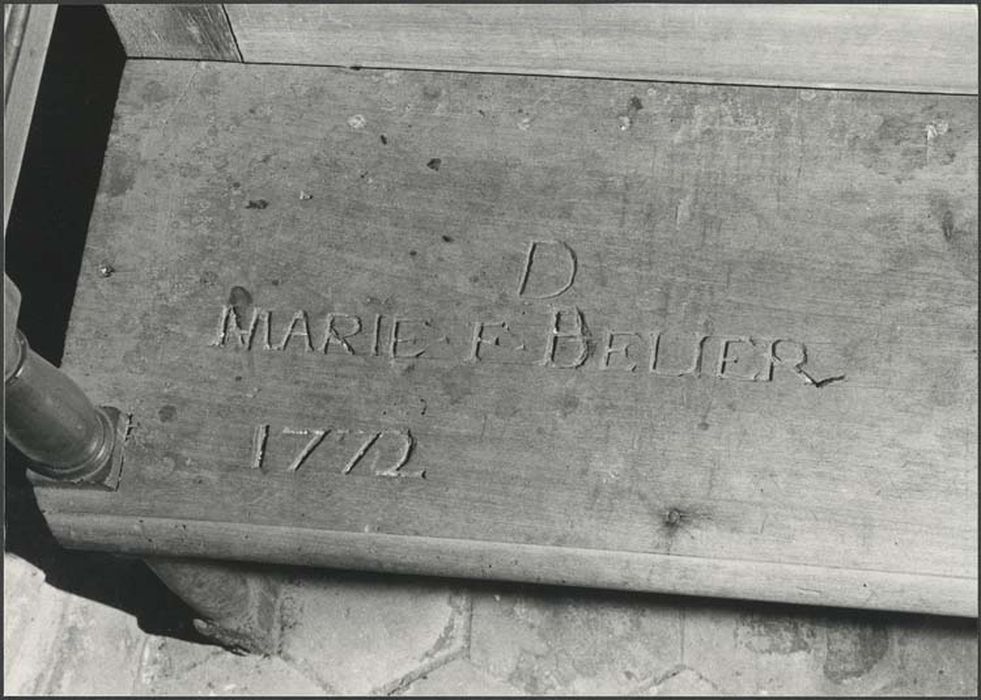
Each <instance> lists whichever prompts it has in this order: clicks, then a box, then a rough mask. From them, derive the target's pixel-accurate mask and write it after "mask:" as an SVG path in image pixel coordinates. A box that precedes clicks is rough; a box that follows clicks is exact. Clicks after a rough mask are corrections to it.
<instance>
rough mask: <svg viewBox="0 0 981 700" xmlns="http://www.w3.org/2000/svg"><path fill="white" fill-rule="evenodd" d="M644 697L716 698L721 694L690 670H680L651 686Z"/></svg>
mask: <svg viewBox="0 0 981 700" xmlns="http://www.w3.org/2000/svg"><path fill="white" fill-rule="evenodd" d="M645 694H646V695H662V696H667V697H682V696H700V697H702V696H717V695H720V694H721V693H720V692H719V689H718V688H716V687H715V686H714V685H713V684H712V683H710V682H709V681H708V680H706V679H705V678H703V677H702V676H701V675H699V674H698V673H697V672H695V671H693V670H692V669H690V668H682V669H681V670H679V671H678V672H676V673H672V674H671V675H669V676H668V677H667V678H666V679H664V680H663V681H661V682H659V683H656V684H654V685H653V686H651V687H650V688H649V689H648V690H647V692H646V693H645Z"/></svg>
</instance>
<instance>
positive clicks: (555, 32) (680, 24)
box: [226, 3, 978, 94]
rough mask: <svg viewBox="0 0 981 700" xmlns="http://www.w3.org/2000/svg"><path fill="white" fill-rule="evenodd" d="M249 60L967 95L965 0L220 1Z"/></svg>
mask: <svg viewBox="0 0 981 700" xmlns="http://www.w3.org/2000/svg"><path fill="white" fill-rule="evenodd" d="M226 9H227V11H228V15H229V18H230V20H231V26H232V30H233V31H234V33H235V36H236V37H237V39H238V43H239V46H240V47H241V50H242V55H243V57H244V59H245V60H246V61H248V62H267V63H300V64H320V65H335V66H353V65H357V66H365V67H383V68H419V69H429V70H460V71H477V72H493V73H527V74H538V75H568V76H590V77H602V78H631V79H641V80H671V81H685V82H703V83H731V84H743V85H788V86H800V87H812V88H816V87H820V88H848V89H863V90H902V91H916V92H951V93H970V94H976V93H977V90H978V49H977V47H978V30H977V26H978V25H977V8H976V7H975V6H971V5H959V6H957V5H906V6H903V5H749V4H725V5H723V4H716V5H701V4H529V5H504V4H477V5H468V4H455V3H454V4H440V5H421V4H420V5H417V4H407V5H394V4H378V5H376V4H371V5H345V4H308V5H278V4H277V5H260V4H229V5H226Z"/></svg>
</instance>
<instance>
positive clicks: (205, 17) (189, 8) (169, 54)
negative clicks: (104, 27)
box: [105, 4, 242, 61]
mask: <svg viewBox="0 0 981 700" xmlns="http://www.w3.org/2000/svg"><path fill="white" fill-rule="evenodd" d="M105 7H106V11H107V12H108V13H109V17H110V18H112V23H113V25H115V27H116V31H117V32H118V33H119V38H120V40H121V41H122V42H123V47H124V48H125V49H126V55H127V56H129V57H130V58H190V59H200V60H211V61H241V60H242V56H241V54H240V53H239V51H238V47H237V46H236V45H235V37H234V36H233V34H232V31H231V29H230V27H229V26H228V17H226V16H225V11H224V9H222V6H221V5H219V4H209V5H191V4H159V5H157V4H138V5H124V4H120V5H117V4H107V5H106V6H105Z"/></svg>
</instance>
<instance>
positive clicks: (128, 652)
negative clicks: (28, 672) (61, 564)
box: [44, 596, 147, 696]
mask: <svg viewBox="0 0 981 700" xmlns="http://www.w3.org/2000/svg"><path fill="white" fill-rule="evenodd" d="M146 637H147V635H146V633H144V632H143V631H142V630H140V628H139V627H138V626H137V624H136V620H135V619H134V618H133V616H132V615H129V614H128V613H125V612H123V611H121V610H117V609H116V608H113V607H109V606H107V605H103V604H101V603H96V602H94V601H91V600H88V599H86V598H81V597H79V596H71V598H70V600H69V604H68V606H67V608H66V614H65V615H64V616H63V617H62V620H61V630H60V636H59V640H58V646H57V647H56V649H55V651H54V656H53V657H50V658H51V659H54V660H56V661H57V663H55V664H54V671H53V673H52V674H51V676H50V678H49V679H48V681H47V683H46V688H45V691H44V692H45V693H46V694H50V695H83V696H86V695H130V694H131V693H132V692H133V686H134V684H135V683H136V680H137V675H138V673H139V668H140V657H141V654H142V651H143V646H144V643H145V641H146Z"/></svg>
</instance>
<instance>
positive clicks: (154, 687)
mask: <svg viewBox="0 0 981 700" xmlns="http://www.w3.org/2000/svg"><path fill="white" fill-rule="evenodd" d="M146 680H147V681H149V682H144V684H143V685H142V686H141V690H142V693H143V694H146V695H226V696H245V695H264V696H283V695H304V696H306V695H317V696H320V695H323V694H324V692H325V689H324V688H322V687H321V686H320V685H318V684H317V683H315V682H314V681H313V680H311V679H309V678H307V677H306V676H305V675H303V674H302V673H301V672H299V671H298V670H297V669H295V668H292V667H291V666H290V665H289V664H287V663H286V662H285V661H283V660H282V659H280V658H277V657H275V656H254V655H250V656H238V655H236V654H233V653H231V652H227V651H219V652H218V653H213V654H211V655H210V656H207V657H206V659H204V660H203V661H202V662H201V663H198V664H194V665H191V666H189V667H184V668H183V669H177V668H176V667H175V668H172V669H168V668H166V667H165V668H162V669H157V670H156V671H155V672H154V674H153V675H152V676H151V677H150V678H147V679H146Z"/></svg>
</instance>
